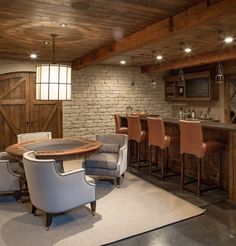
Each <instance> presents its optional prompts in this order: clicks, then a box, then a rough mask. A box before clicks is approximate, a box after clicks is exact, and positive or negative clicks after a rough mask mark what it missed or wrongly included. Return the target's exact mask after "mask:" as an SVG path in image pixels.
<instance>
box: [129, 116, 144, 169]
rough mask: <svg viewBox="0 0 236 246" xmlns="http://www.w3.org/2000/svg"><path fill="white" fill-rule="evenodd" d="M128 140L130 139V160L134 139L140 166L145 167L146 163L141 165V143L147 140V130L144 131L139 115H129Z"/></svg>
mask: <svg viewBox="0 0 236 246" xmlns="http://www.w3.org/2000/svg"><path fill="white" fill-rule="evenodd" d="M127 120H128V140H129V147H128V151H129V162H130V154H131V153H130V152H131V151H130V141H131V140H133V141H134V142H135V143H136V146H137V148H136V153H137V162H138V168H141V167H145V166H146V165H143V166H141V165H140V144H141V143H144V142H145V141H146V140H147V133H146V131H142V128H141V121H140V117H139V116H128V117H127ZM145 156H146V145H145Z"/></svg>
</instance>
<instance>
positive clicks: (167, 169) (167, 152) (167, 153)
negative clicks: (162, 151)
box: [166, 148, 169, 173]
mask: <svg viewBox="0 0 236 246" xmlns="http://www.w3.org/2000/svg"><path fill="white" fill-rule="evenodd" d="M166 172H167V173H168V172H169V148H166Z"/></svg>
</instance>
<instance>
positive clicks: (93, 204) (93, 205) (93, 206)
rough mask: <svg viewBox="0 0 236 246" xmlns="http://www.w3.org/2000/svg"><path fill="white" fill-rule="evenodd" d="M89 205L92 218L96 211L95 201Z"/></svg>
mask: <svg viewBox="0 0 236 246" xmlns="http://www.w3.org/2000/svg"><path fill="white" fill-rule="evenodd" d="M90 205H91V210H92V214H93V216H94V215H95V211H96V201H93V202H91V203H90Z"/></svg>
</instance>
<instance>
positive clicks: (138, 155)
mask: <svg viewBox="0 0 236 246" xmlns="http://www.w3.org/2000/svg"><path fill="white" fill-rule="evenodd" d="M137 152H138V153H137V158H138V168H139V169H140V143H137Z"/></svg>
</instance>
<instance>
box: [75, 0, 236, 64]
mask: <svg viewBox="0 0 236 246" xmlns="http://www.w3.org/2000/svg"><path fill="white" fill-rule="evenodd" d="M235 8H236V1H235V0H222V1H220V2H217V3H215V4H213V5H210V6H209V1H207V0H204V1H203V2H200V3H199V4H196V5H194V6H192V7H190V8H188V9H186V10H185V11H182V12H180V13H178V14H176V15H174V16H172V17H168V18H165V19H163V20H162V21H159V22H157V23H155V24H153V25H151V26H148V27H147V28H145V29H143V30H141V31H138V32H136V33H134V34H131V35H130V36H128V37H126V38H124V39H122V40H120V41H117V42H114V43H112V44H110V45H108V46H105V47H103V48H100V49H98V50H95V51H93V52H91V53H89V54H87V55H85V56H84V57H81V58H79V59H76V60H75V61H74V62H73V63H72V68H73V69H81V68H83V67H86V66H89V65H92V64H96V63H98V62H101V61H103V60H106V59H108V58H111V57H113V56H116V55H119V54H122V53H125V52H129V51H132V50H134V49H137V48H140V47H143V46H144V45H147V44H149V43H152V42H154V41H158V40H160V39H161V38H166V37H168V36H171V35H174V34H175V33H178V32H180V31H185V30H187V29H188V28H191V27H194V26H197V25H199V24H202V23H204V22H207V21H211V20H212V19H215V18H217V17H219V16H221V15H224V14H226V13H228V12H232V11H235Z"/></svg>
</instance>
